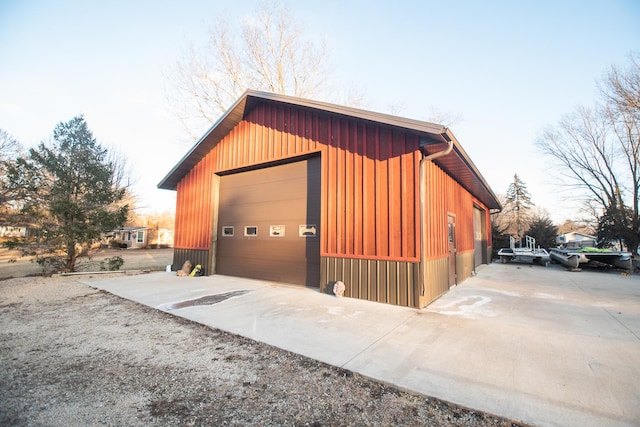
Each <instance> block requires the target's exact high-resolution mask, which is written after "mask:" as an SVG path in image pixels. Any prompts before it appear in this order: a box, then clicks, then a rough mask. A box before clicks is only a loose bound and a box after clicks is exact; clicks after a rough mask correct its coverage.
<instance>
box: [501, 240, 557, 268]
mask: <svg viewBox="0 0 640 427" xmlns="http://www.w3.org/2000/svg"><path fill="white" fill-rule="evenodd" d="M498 256H499V257H500V261H501V262H502V263H503V264H505V263H507V262H511V261H516V262H529V263H535V264H539V265H543V266H545V267H546V266H548V265H549V262H551V257H550V256H549V252H547V250H546V249H544V248H541V247H539V246H538V247H536V239H535V238H533V237H531V236H525V246H524V247H516V239H514V238H513V236H509V247H508V248H502V249H500V250H499V251H498Z"/></svg>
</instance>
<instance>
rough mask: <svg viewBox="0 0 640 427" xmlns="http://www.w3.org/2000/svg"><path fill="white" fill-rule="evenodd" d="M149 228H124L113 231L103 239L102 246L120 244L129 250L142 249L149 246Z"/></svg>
mask: <svg viewBox="0 0 640 427" xmlns="http://www.w3.org/2000/svg"><path fill="white" fill-rule="evenodd" d="M148 231H149V227H122V228H117V229H115V230H111V231H109V232H107V233H105V234H104V236H103V237H102V244H104V245H109V246H110V245H112V244H114V243H120V244H121V245H122V247H123V248H124V247H125V245H126V248H127V249H140V248H146V247H147V246H148V242H149V240H148V237H149V236H148V234H149V233H148Z"/></svg>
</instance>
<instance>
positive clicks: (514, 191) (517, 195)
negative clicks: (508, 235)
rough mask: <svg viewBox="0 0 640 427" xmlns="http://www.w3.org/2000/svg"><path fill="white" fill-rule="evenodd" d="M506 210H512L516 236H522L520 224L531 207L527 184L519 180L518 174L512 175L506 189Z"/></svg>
mask: <svg viewBox="0 0 640 427" xmlns="http://www.w3.org/2000/svg"><path fill="white" fill-rule="evenodd" d="M506 201H507V206H506V208H507V210H509V211H512V212H513V213H514V214H515V217H516V237H517V239H521V238H522V232H523V229H522V225H523V222H524V220H525V219H526V217H527V215H528V213H527V211H528V210H529V209H530V208H531V206H532V205H533V203H531V195H530V194H529V191H528V190H527V186H526V184H525V183H524V182H522V181H521V180H520V177H518V174H514V175H513V182H512V183H511V184H509V188H508V189H507V197H506Z"/></svg>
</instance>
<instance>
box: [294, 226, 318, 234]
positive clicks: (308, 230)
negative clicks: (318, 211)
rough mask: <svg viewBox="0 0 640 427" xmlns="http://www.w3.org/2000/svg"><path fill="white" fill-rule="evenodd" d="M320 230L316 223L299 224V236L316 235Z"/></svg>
mask: <svg viewBox="0 0 640 427" xmlns="http://www.w3.org/2000/svg"><path fill="white" fill-rule="evenodd" d="M317 232H318V227H317V226H316V225H315V224H302V225H300V226H298V236H300V237H315V236H316V233H317Z"/></svg>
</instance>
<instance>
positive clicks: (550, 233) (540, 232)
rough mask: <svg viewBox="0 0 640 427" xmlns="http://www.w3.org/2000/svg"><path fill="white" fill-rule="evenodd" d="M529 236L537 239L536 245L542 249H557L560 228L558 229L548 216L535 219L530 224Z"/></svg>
mask: <svg viewBox="0 0 640 427" xmlns="http://www.w3.org/2000/svg"><path fill="white" fill-rule="evenodd" d="M527 234H528V235H529V236H531V237H533V238H534V239H536V244H537V245H538V246H540V247H542V248H547V249H548V248H553V247H556V237H557V236H558V227H556V226H555V225H554V224H553V221H551V219H550V218H549V217H548V216H546V215H540V216H536V217H535V218H533V220H532V221H531V224H529V230H528V231H527Z"/></svg>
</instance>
